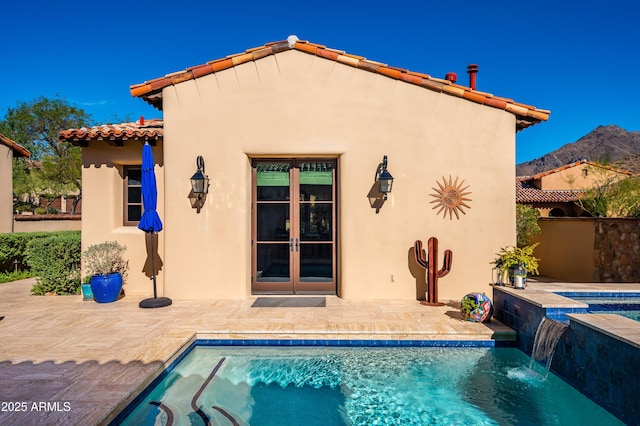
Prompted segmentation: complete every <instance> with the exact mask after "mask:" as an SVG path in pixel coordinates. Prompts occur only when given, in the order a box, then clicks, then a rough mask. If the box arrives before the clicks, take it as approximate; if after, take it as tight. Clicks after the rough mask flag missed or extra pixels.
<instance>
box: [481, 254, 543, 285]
mask: <svg viewBox="0 0 640 426" xmlns="http://www.w3.org/2000/svg"><path fill="white" fill-rule="evenodd" d="M537 245H538V243H535V244H531V245H529V246H525V247H514V246H507V247H502V248H501V249H500V251H499V252H498V253H496V256H497V258H496V259H495V260H494V261H493V262H491V263H492V264H494V265H496V268H498V269H499V270H500V272H501V275H502V277H508V279H509V282H510V283H511V284H512V285H513V284H515V276H516V274H515V271H516V269H518V276H519V277H522V278H524V279H523V281H522V286H519V288H523V287H524V284H525V282H526V276H527V274H534V275H537V274H538V261H539V260H540V259H538V258H537V257H535V256H534V255H533V250H534V249H535V248H536V246H537ZM505 281H506V279H503V280H500V279H499V282H505Z"/></svg>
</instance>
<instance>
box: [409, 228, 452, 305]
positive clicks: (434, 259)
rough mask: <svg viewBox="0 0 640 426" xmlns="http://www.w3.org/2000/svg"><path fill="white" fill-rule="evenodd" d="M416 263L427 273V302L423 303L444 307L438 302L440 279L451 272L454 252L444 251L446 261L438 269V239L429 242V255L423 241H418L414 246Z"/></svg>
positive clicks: (433, 238)
mask: <svg viewBox="0 0 640 426" xmlns="http://www.w3.org/2000/svg"><path fill="white" fill-rule="evenodd" d="M413 251H414V253H415V257H416V262H417V263H418V265H420V266H421V267H423V268H424V269H425V270H426V271H427V300H426V302H422V304H424V305H431V306H442V305H444V303H440V302H438V278H442V277H444V276H445V275H447V274H448V273H449V271H451V262H452V259H453V252H452V251H451V250H445V251H444V261H443V262H442V268H440V269H437V268H438V239H437V238H435V237H431V238H429V241H428V242H427V254H426V256H425V251H424V250H423V248H422V241H420V240H416V242H415V243H414V244H413Z"/></svg>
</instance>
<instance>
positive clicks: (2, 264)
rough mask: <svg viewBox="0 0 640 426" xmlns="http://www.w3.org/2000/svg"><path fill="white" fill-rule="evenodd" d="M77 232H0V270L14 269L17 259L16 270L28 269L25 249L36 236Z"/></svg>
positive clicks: (77, 232)
mask: <svg viewBox="0 0 640 426" xmlns="http://www.w3.org/2000/svg"><path fill="white" fill-rule="evenodd" d="M67 234H74V235H75V234H77V235H78V238H80V231H58V232H18V233H12V234H0V272H13V271H15V263H14V262H15V261H16V260H17V261H18V270H26V269H29V265H27V262H26V261H25V251H26V248H27V244H28V243H29V241H31V240H34V239H36V238H48V237H51V236H52V235H67Z"/></svg>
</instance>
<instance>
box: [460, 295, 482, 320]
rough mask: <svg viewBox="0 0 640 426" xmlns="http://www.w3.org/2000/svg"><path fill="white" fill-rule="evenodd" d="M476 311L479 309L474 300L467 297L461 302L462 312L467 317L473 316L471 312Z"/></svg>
mask: <svg viewBox="0 0 640 426" xmlns="http://www.w3.org/2000/svg"><path fill="white" fill-rule="evenodd" d="M476 309H478V304H477V303H476V301H475V299H474V298H472V297H467V296H465V297H463V298H462V301H461V302H460V310H461V311H462V313H463V314H464V316H465V317H468V316H469V315H471V312H473V311H475V310H476Z"/></svg>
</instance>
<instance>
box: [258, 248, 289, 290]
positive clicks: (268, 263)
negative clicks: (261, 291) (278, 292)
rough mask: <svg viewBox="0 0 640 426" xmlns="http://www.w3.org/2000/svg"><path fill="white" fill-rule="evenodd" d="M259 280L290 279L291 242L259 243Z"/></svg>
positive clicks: (284, 280)
mask: <svg viewBox="0 0 640 426" xmlns="http://www.w3.org/2000/svg"><path fill="white" fill-rule="evenodd" d="M257 251H258V259H257V260H258V278H257V280H258V281H261V282H287V281H289V243H286V244H258V250H257Z"/></svg>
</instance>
